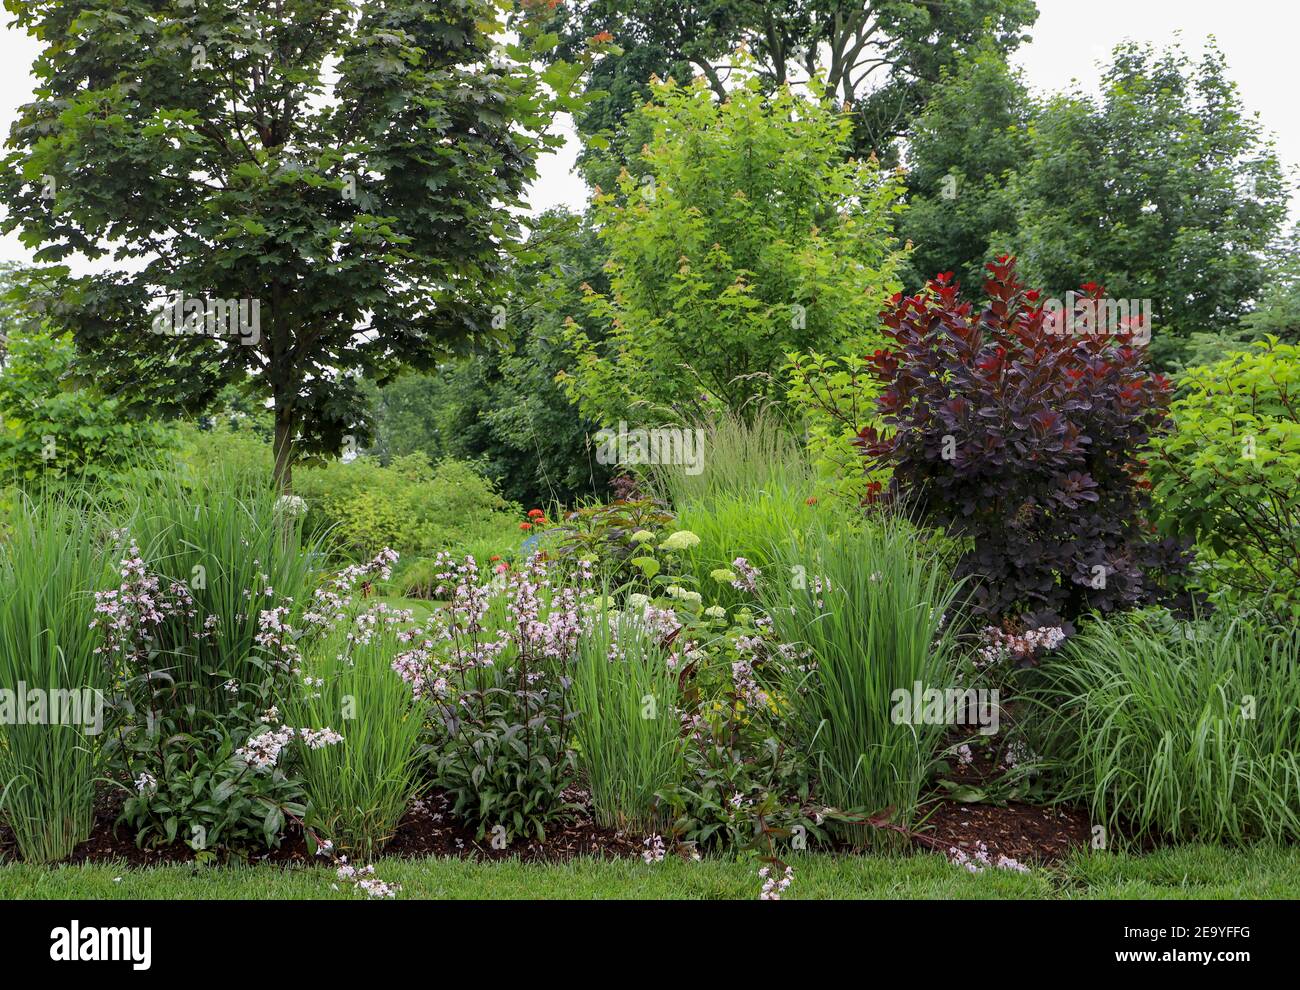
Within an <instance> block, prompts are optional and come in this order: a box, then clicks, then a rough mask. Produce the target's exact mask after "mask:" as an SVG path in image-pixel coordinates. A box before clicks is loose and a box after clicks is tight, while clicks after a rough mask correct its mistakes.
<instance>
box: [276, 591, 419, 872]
mask: <svg viewBox="0 0 1300 990" xmlns="http://www.w3.org/2000/svg"><path fill="white" fill-rule="evenodd" d="M410 619H411V616H410V614H409V613H406V612H402V611H400V610H395V609H390V608H387V607H386V606H385V605H383V604H382V603H377V604H376V605H374V606H372V607H371V608H370V609H367V610H366V611H365V612H362V613H361V614H360V615H358V616H357V618H356V619H355V620H353V621H352V622H351V623H349V624H348V625H347V626H346V627H345V628H342V629H340V630H338V631H337V632H335V633H333V634H332V635H330V636H328V637H326V638H324V639H322V640H320V641H318V642H315V643H313V644H311V645H310V647H308V648H307V649H306V650H304V652H303V656H302V660H301V662H300V664H299V666H298V669H297V671H296V672H295V677H294V682H293V684H292V685H291V686H290V689H289V698H288V700H287V701H286V702H285V711H286V714H287V716H288V717H289V720H290V723H291V724H293V725H304V726H316V727H332V730H331V731H334V732H337V733H338V734H339V736H340V737H341V738H340V740H339V741H340V743H341V744H340V745H338V746H325V745H321V744H320V740H321V739H322V738H324V737H317V736H305V737H302V739H301V745H300V747H299V765H300V768H301V771H300V772H301V774H302V778H303V785H304V789H305V790H306V793H307V799H308V803H309V807H310V815H309V819H308V823H309V824H310V825H311V826H312V827H313V828H317V829H319V830H320V831H321V833H322V834H324V835H328V836H329V837H330V838H331V840H332V841H333V842H334V845H335V846H336V847H337V848H338V849H340V850H342V851H344V852H346V853H347V854H348V855H350V856H352V857H354V858H355V857H367V858H368V857H371V856H373V855H375V854H376V853H378V852H379V851H380V850H381V849H382V848H383V846H384V845H385V844H386V843H387V842H388V840H389V839H391V838H392V836H393V833H394V832H395V831H396V829H397V823H398V822H399V821H400V820H401V818H402V815H403V814H404V813H405V812H406V809H407V806H408V805H409V804H410V802H411V800H412V798H414V797H415V795H416V792H417V791H418V789H419V786H420V782H421V770H422V766H421V761H420V754H419V744H420V737H421V734H422V733H423V731H424V714H425V709H426V705H425V704H424V703H423V702H421V701H418V700H414V699H412V697H411V692H410V690H409V689H408V687H407V685H406V684H405V683H403V681H402V680H401V678H400V677H398V676H397V674H395V673H394V672H393V668H392V660H393V657H394V656H395V655H397V654H398V653H400V652H401V650H402V649H403V646H402V643H401V641H400V638H399V633H400V632H401V630H402V629H404V628H407V627H409V625H410ZM317 731H318V732H323V731H324V729H318V730H317Z"/></svg>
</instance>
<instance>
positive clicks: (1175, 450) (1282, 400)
mask: <svg viewBox="0 0 1300 990" xmlns="http://www.w3.org/2000/svg"><path fill="white" fill-rule="evenodd" d="M1183 386H1184V389H1185V394H1184V395H1183V396H1182V397H1181V398H1179V399H1177V400H1175V402H1174V403H1173V406H1172V414H1173V417H1174V423H1175V427H1176V428H1175V429H1174V430H1173V431H1172V432H1170V433H1169V434H1167V435H1165V436H1163V437H1161V438H1160V439H1159V440H1158V441H1157V442H1156V444H1155V451H1154V454H1155V456H1153V457H1152V458H1151V466H1150V471H1151V476H1152V479H1153V484H1154V488H1153V492H1154V494H1155V496H1156V504H1157V506H1158V507H1159V510H1160V514H1161V517H1160V518H1161V524H1162V525H1163V526H1164V528H1166V529H1167V530H1168V531H1170V532H1172V533H1175V534H1177V535H1180V536H1185V537H1191V538H1193V539H1195V540H1196V541H1197V543H1198V545H1199V546H1200V547H1201V548H1202V551H1203V552H1202V557H1203V567H1204V569H1203V570H1202V572H1201V573H1202V574H1203V575H1204V578H1205V581H1206V584H1207V585H1208V586H1209V587H1210V588H1211V589H1215V590H1219V591H1220V592H1222V593H1224V594H1227V595H1228V596H1229V597H1232V596H1240V595H1243V594H1244V595H1247V596H1252V597H1256V598H1258V599H1260V600H1261V601H1267V602H1268V603H1269V604H1270V605H1271V606H1272V607H1274V608H1275V609H1278V610H1280V611H1282V612H1284V613H1289V614H1291V615H1293V616H1300V346H1297V345H1294V344H1282V343H1278V342H1277V341H1276V340H1275V339H1273V340H1268V341H1262V342H1259V343H1256V344H1255V345H1254V346H1252V347H1251V348H1250V350H1249V351H1247V352H1246V353H1241V354H1236V355H1232V356H1230V357H1228V358H1226V359H1225V360H1223V361H1220V362H1219V363H1217V364H1213V365H1210V366H1208V367H1200V368H1193V369H1191V370H1190V371H1188V372H1187V374H1186V375H1185V376H1184V378H1183Z"/></svg>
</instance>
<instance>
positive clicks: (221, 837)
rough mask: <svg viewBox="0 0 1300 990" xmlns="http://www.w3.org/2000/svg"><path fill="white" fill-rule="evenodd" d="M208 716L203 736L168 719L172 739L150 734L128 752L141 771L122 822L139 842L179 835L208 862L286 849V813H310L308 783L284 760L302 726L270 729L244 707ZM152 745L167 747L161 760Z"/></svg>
mask: <svg viewBox="0 0 1300 990" xmlns="http://www.w3.org/2000/svg"><path fill="white" fill-rule="evenodd" d="M206 721H207V722H208V725H207V727H206V728H204V729H201V730H200V731H199V732H198V733H197V734H189V733H181V734H176V733H170V732H168V731H167V730H168V729H170V728H171V727H172V723H171V720H170V719H168V718H165V719H163V733H164V735H165V741H164V742H162V743H159V742H157V740H155V739H153V738H144V737H143V736H142V737H141V738H140V739H139V743H140V745H139V746H137V747H136V748H135V749H134V750H132V751H130V752H128V753H126V754H124V756H125V762H126V764H127V765H128V766H130V767H131V768H132V769H133V771H134V772H135V773H136V776H135V777H134V778H133V780H132V785H131V787H129V788H125V789H126V790H127V798H126V800H125V801H124V802H123V803H122V810H121V812H120V814H119V817H118V821H119V822H120V823H124V824H126V825H128V826H130V827H131V828H132V829H134V831H135V841H136V845H139V846H153V845H170V844H171V843H173V842H175V841H177V840H178V839H179V840H180V841H183V842H184V843H185V844H186V845H187V846H189V847H190V848H191V849H193V850H194V851H195V852H196V853H197V854H198V858H199V859H200V860H202V859H204V858H211V857H214V856H217V855H235V856H243V855H246V854H247V853H249V852H250V851H253V850H256V849H260V848H267V847H274V846H278V845H279V844H280V836H281V833H282V832H283V830H284V826H285V821H286V817H287V816H296V817H299V818H301V817H302V816H303V815H305V814H306V812H307V807H306V792H305V791H304V789H303V786H302V781H301V780H300V779H299V778H298V777H296V776H295V775H292V774H290V773H287V772H286V770H285V768H284V767H282V766H281V765H280V760H279V757H280V751H281V750H282V749H283V748H284V746H285V745H287V744H288V742H289V740H290V739H291V738H293V735H294V734H295V733H296V731H297V730H294V729H288V730H287V731H285V730H282V731H279V732H277V731H263V730H265V729H266V727H265V725H263V724H262V723H260V722H259V721H258V719H257V718H256V717H255V716H254V714H253V713H252V712H251V711H247V710H243V709H241V710H238V711H234V712H230V713H227V714H226V715H224V716H223V717H221V718H216V717H215V716H207V717H206ZM149 746H158V747H161V752H160V758H159V754H158V753H154V752H150V751H149V749H148V747H149ZM144 767H147V769H144Z"/></svg>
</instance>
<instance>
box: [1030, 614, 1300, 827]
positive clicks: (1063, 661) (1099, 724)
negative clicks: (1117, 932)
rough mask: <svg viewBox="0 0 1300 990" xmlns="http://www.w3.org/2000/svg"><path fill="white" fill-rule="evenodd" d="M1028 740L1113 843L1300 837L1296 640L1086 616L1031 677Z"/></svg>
mask: <svg viewBox="0 0 1300 990" xmlns="http://www.w3.org/2000/svg"><path fill="white" fill-rule="evenodd" d="M1034 680H1035V682H1036V683H1035V685H1034V687H1033V689H1032V690H1031V692H1030V695H1029V697H1030V699H1031V700H1032V702H1033V709H1032V710H1033V712H1034V716H1033V718H1032V722H1033V730H1032V732H1031V738H1033V740H1034V742H1033V745H1034V746H1035V747H1036V748H1039V749H1040V751H1041V752H1042V753H1043V758H1042V762H1043V765H1044V766H1045V767H1046V768H1047V769H1048V770H1049V771H1053V772H1054V773H1055V774H1058V775H1059V781H1058V792H1057V793H1058V795H1059V797H1060V798H1061V799H1063V800H1080V801H1085V802H1087V804H1088V805H1089V807H1090V808H1091V810H1092V814H1093V819H1094V821H1099V822H1101V823H1102V824H1104V825H1105V827H1106V828H1107V830H1108V833H1109V837H1110V840H1111V841H1119V840H1120V839H1121V838H1130V839H1136V840H1140V839H1144V838H1157V839H1174V840H1199V841H1209V842H1232V843H1242V842H1247V841H1250V840H1253V839H1268V840H1274V841H1289V842H1294V841H1296V840H1297V839H1300V636H1297V634H1296V631H1295V629H1294V628H1292V629H1290V630H1284V629H1280V628H1276V627H1272V626H1270V625H1267V624H1264V623H1262V622H1257V621H1254V620H1253V619H1251V618H1250V617H1239V618H1235V619H1218V620H1215V621H1209V622H1192V623H1182V622H1176V621H1174V620H1173V619H1171V618H1170V617H1169V615H1168V613H1166V612H1163V611H1144V612H1136V613H1133V614H1131V615H1126V616H1117V617H1114V618H1111V619H1107V620H1104V621H1095V622H1093V623H1091V624H1090V625H1088V626H1087V627H1086V628H1085V630H1084V631H1083V633H1082V634H1081V635H1080V636H1078V637H1076V638H1075V639H1073V640H1071V641H1070V642H1069V643H1068V644H1067V645H1066V646H1065V647H1064V648H1063V649H1062V650H1061V651H1059V652H1058V653H1055V654H1049V656H1048V657H1047V658H1046V660H1045V661H1044V662H1043V664H1042V666H1041V667H1040V668H1039V669H1038V670H1037V671H1035V672H1034Z"/></svg>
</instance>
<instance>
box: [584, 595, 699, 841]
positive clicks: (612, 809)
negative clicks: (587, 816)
mask: <svg viewBox="0 0 1300 990" xmlns="http://www.w3.org/2000/svg"><path fill="white" fill-rule="evenodd" d="M680 693H681V689H680V685H679V682H678V674H677V673H676V672H675V671H674V670H673V669H672V668H671V667H670V665H669V654H668V652H667V651H666V650H664V649H663V648H662V647H661V646H660V645H659V635H658V634H657V633H656V632H655V631H654V630H652V629H649V628H647V626H646V625H645V624H644V622H642V621H641V620H640V619H638V618H637V617H635V616H634V615H632V614H630V613H609V612H604V611H602V612H601V613H599V614H597V615H596V616H594V619H593V621H592V622H591V623H590V624H589V625H588V628H587V629H586V630H585V631H584V632H583V634H582V635H581V636H580V637H579V639H578V650H577V657H576V660H575V662H574V670H573V707H574V709H575V710H576V711H577V718H576V719H575V720H574V736H575V742H576V743H577V752H578V768H579V770H580V771H581V772H582V774H583V776H584V777H585V779H586V782H587V786H588V788H589V789H590V791H591V803H592V808H593V810H594V812H595V816H596V821H597V823H598V824H600V825H603V826H605V827H607V828H618V829H624V830H627V831H631V832H633V833H637V834H640V833H646V832H653V831H657V830H659V829H660V828H662V827H664V826H665V825H666V824H667V817H668V809H667V807H666V806H665V805H663V804H662V803H661V801H660V800H659V799H658V797H657V795H658V793H659V792H660V791H663V790H667V789H669V788H673V787H676V786H677V785H678V784H680V783H681V781H682V779H683V777H684V775H685V762H684V756H683V740H682V736H681V731H680V720H679V714H678V708H679V707H680V697H679V696H680Z"/></svg>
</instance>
